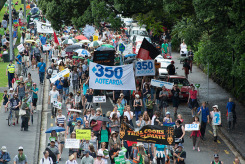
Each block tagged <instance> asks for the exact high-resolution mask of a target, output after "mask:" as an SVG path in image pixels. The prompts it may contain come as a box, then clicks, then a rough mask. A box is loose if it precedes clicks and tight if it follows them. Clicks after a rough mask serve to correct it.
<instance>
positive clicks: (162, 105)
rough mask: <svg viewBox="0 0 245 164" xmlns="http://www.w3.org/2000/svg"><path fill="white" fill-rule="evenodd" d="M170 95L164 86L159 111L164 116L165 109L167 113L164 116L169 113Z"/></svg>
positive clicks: (160, 95)
mask: <svg viewBox="0 0 245 164" xmlns="http://www.w3.org/2000/svg"><path fill="white" fill-rule="evenodd" d="M168 95H169V92H168V91H167V89H166V88H165V86H162V91H160V93H159V99H160V105H159V110H160V112H161V114H162V113H163V109H164V111H165V113H164V114H163V115H165V114H166V112H167V107H168Z"/></svg>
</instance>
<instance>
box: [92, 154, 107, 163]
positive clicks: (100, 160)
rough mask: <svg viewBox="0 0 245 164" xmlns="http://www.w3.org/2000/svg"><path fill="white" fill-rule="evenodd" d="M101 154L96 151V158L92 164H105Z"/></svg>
mask: <svg viewBox="0 0 245 164" xmlns="http://www.w3.org/2000/svg"><path fill="white" fill-rule="evenodd" d="M102 157H103V154H102V153H98V154H97V159H96V160H95V161H94V164H105V162H104V161H103V160H102Z"/></svg>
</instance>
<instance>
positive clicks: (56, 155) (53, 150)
mask: <svg viewBox="0 0 245 164" xmlns="http://www.w3.org/2000/svg"><path fill="white" fill-rule="evenodd" d="M45 150H46V151H48V152H49V155H50V157H51V158H52V160H53V163H54V164H55V163H59V160H60V152H59V149H58V147H57V146H56V145H55V138H51V139H50V145H49V146H47V147H46V149H45Z"/></svg>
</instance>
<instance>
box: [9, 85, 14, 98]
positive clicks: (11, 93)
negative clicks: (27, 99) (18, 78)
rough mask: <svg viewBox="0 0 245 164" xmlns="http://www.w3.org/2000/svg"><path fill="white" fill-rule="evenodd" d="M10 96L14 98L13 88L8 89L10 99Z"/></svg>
mask: <svg viewBox="0 0 245 164" xmlns="http://www.w3.org/2000/svg"><path fill="white" fill-rule="evenodd" d="M12 98H14V89H13V88H10V89H9V99H12Z"/></svg>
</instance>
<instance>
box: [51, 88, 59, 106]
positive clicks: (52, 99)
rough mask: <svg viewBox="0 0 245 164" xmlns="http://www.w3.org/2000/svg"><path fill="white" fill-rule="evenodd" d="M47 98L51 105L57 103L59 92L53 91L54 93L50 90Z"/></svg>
mask: <svg viewBox="0 0 245 164" xmlns="http://www.w3.org/2000/svg"><path fill="white" fill-rule="evenodd" d="M49 96H50V98H51V100H50V102H51V103H54V102H57V100H58V96H59V92H58V91H57V90H55V91H53V90H51V91H50V92H49Z"/></svg>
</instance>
